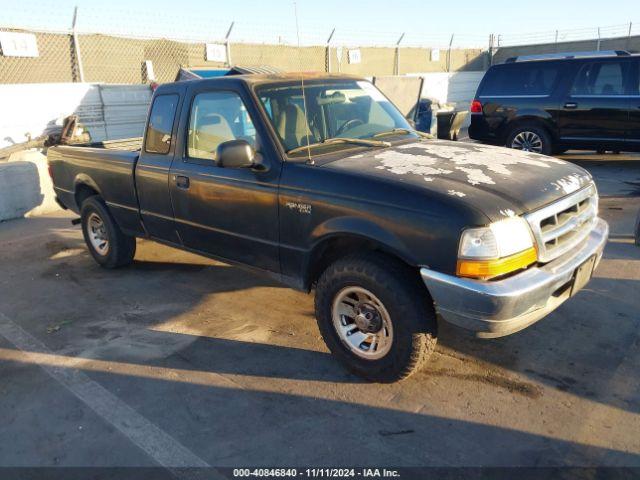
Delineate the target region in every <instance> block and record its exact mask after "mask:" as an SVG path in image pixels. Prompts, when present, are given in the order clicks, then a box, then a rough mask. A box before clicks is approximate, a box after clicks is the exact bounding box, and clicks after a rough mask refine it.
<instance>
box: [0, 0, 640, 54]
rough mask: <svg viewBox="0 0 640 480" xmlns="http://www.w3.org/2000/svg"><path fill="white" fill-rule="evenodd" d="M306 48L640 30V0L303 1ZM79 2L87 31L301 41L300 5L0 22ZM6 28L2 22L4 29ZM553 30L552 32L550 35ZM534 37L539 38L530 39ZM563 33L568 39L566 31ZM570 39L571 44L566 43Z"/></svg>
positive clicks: (160, 0) (8, 11) (167, 7)
mask: <svg viewBox="0 0 640 480" xmlns="http://www.w3.org/2000/svg"><path fill="white" fill-rule="evenodd" d="M296 3H297V9H298V15H299V21H300V27H301V32H302V35H301V36H302V41H303V43H312V42H319V41H322V40H324V39H325V38H326V37H327V36H328V35H329V33H330V31H331V28H333V27H335V28H336V37H335V39H336V41H337V42H338V43H349V42H354V43H359V42H366V43H369V44H389V43H393V42H395V40H396V39H397V38H398V37H399V35H400V34H401V33H402V32H406V37H405V43H406V44H422V45H443V44H446V43H447V42H448V40H449V37H450V35H451V34H452V33H454V34H455V37H454V43H455V44H456V45H464V46H469V45H478V46H486V43H487V39H488V36H489V34H490V33H500V34H501V35H502V38H503V39H505V41H507V42H508V39H530V40H532V41H534V40H537V39H543V38H544V39H548V38H549V37H550V36H552V32H553V31H554V30H556V29H560V30H575V29H579V30H575V31H572V32H570V33H568V35H569V37H584V36H587V37H591V36H595V35H596V34H597V31H596V27H597V26H602V27H610V26H615V27H614V28H603V30H602V34H603V36H613V35H620V34H622V33H624V30H625V27H623V24H628V23H629V22H634V23H635V26H634V32H638V33H640V4H639V3H638V0H607V1H606V8H603V6H604V4H605V2H603V0H581V1H577V0H564V1H563V0H534V1H531V2H522V1H517V0H510V1H505V0H485V1H480V0H458V1H455V2H443V1H437V2H436V1H428V0H421V1H420V0H395V1H393V2H389V1H381V0H368V1H366V0H364V1H362V0H350V1H345V0H296ZM74 5H78V7H79V12H80V16H79V23H80V27H81V28H82V29H85V30H94V31H95V30H103V31H108V32H118V33H124V34H126V33H135V34H138V35H151V36H157V35H161V34H162V35H165V36H171V37H185V38H187V37H191V38H194V37H197V38H201V37H203V36H206V37H209V38H211V39H217V38H221V37H223V36H224V33H225V31H226V28H227V26H228V25H229V23H230V22H231V21H233V20H235V22H236V26H235V28H234V32H233V36H232V38H236V39H247V40H259V41H266V42H274V41H282V42H288V43H294V42H295V41H296V39H295V17H294V6H293V5H294V2H293V0H270V1H269V0H266V1H265V0H262V1H261V0H234V1H230V0H224V1H218V0H180V1H176V0H110V1H108V2H106V1H105V0H56V1H51V0H19V1H16V0H0V12H2V15H1V17H0V24H11V25H17V26H36V27H40V28H54V29H65V28H68V27H69V26H70V24H71V16H72V12H73V7H74ZM0 26H1V25H0ZM541 33H544V35H541ZM525 34H527V35H528V34H532V35H531V36H530V37H526V36H524V35H525ZM561 34H562V33H561ZM561 39H562V38H561Z"/></svg>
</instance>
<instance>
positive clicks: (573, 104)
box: [564, 102, 578, 109]
mask: <svg viewBox="0 0 640 480" xmlns="http://www.w3.org/2000/svg"><path fill="white" fill-rule="evenodd" d="M564 108H568V109H574V108H578V104H577V103H576V102H567V103H565V104H564Z"/></svg>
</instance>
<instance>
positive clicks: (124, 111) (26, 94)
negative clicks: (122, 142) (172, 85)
mask: <svg viewBox="0 0 640 480" xmlns="http://www.w3.org/2000/svg"><path fill="white" fill-rule="evenodd" d="M151 93H152V92H151V89H150V88H149V86H147V85H100V84H90V83H48V84H45V83H36V84H8V85H0V148H3V147H7V146H10V145H12V144H14V143H22V142H24V141H25V140H27V136H28V135H30V136H31V138H37V137H39V136H40V135H43V134H48V133H51V132H52V131H54V130H56V127H58V128H59V127H60V126H61V125H62V120H63V119H64V117H66V116H68V115H71V114H76V115H78V116H79V118H80V123H82V124H83V125H85V126H86V127H87V129H88V131H89V133H90V134H91V138H92V139H93V140H96V141H100V140H112V139H117V138H127V137H138V136H142V133H143V129H144V121H145V118H146V115H147V108H148V105H149V102H150V101H151Z"/></svg>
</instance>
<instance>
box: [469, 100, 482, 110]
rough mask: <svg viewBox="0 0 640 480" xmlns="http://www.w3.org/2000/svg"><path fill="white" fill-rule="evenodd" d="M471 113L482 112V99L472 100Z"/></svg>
mask: <svg viewBox="0 0 640 480" xmlns="http://www.w3.org/2000/svg"><path fill="white" fill-rule="evenodd" d="M470 110H471V113H482V104H481V103H480V100H474V101H473V102H471V108H470Z"/></svg>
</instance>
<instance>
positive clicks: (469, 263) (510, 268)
mask: <svg viewBox="0 0 640 480" xmlns="http://www.w3.org/2000/svg"><path fill="white" fill-rule="evenodd" d="M537 260H538V252H536V249H535V247H531V248H529V249H527V250H524V251H522V252H520V253H516V254H514V255H510V256H508V257H504V258H497V259H492V260H466V259H460V260H458V268H457V275H458V276H459V277H470V278H482V279H487V278H493V277H498V276H500V275H505V274H507V273H511V272H515V271H516V270H520V269H522V268H526V267H528V266H529V265H531V264H533V263H535V262H536V261H537Z"/></svg>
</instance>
